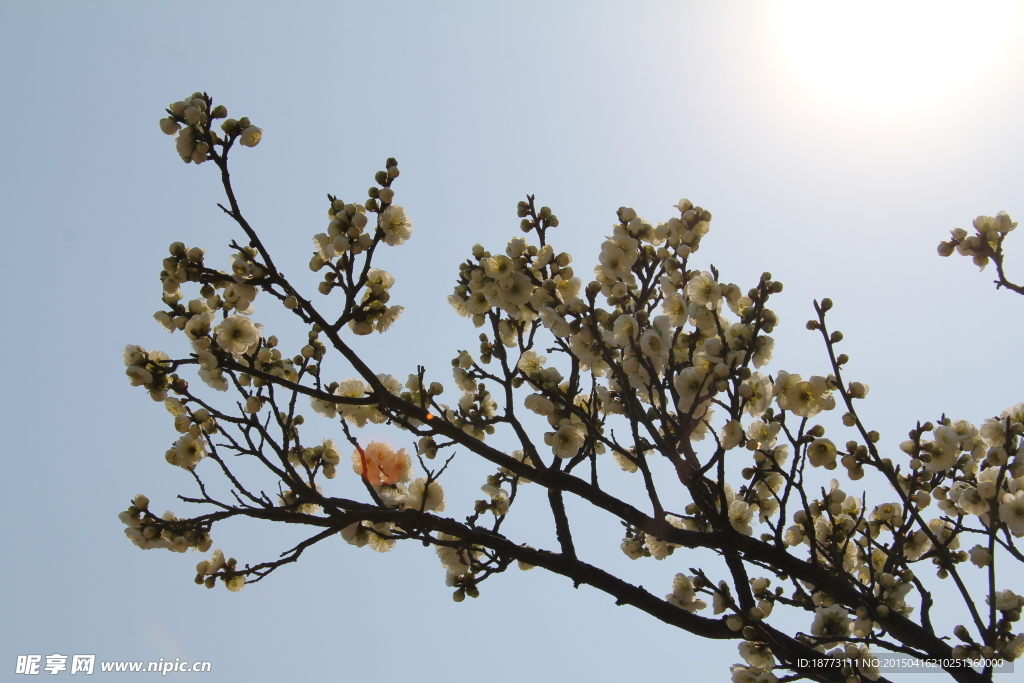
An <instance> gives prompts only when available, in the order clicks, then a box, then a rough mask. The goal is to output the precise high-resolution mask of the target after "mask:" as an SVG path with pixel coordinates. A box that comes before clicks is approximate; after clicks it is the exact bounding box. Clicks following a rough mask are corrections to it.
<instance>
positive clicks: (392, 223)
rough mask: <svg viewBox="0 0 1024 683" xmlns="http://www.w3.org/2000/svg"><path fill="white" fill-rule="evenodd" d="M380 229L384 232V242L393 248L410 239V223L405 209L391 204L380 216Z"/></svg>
mask: <svg viewBox="0 0 1024 683" xmlns="http://www.w3.org/2000/svg"><path fill="white" fill-rule="evenodd" d="M380 229H381V230H383V231H384V241H385V242H386V243H387V244H388V245H390V246H392V247H394V246H397V245H399V244H402V243H404V242H405V241H406V240H407V239H409V238H410V237H412V221H411V220H409V217H408V216H406V214H405V209H403V208H402V207H400V206H398V205H396V204H392V205H391V206H389V207H388V208H386V209H384V211H383V212H381V214H380Z"/></svg>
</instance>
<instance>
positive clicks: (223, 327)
mask: <svg viewBox="0 0 1024 683" xmlns="http://www.w3.org/2000/svg"><path fill="white" fill-rule="evenodd" d="M215 333H216V339H217V345H218V346H219V347H220V348H222V349H224V351H225V352H227V353H230V354H231V355H233V356H241V355H244V354H247V353H251V352H252V351H254V350H255V348H256V346H257V345H258V344H259V342H260V329H259V327H258V326H257V325H255V324H254V323H253V322H252V321H251V320H250V319H249V318H247V317H245V316H244V315H232V316H230V317H228V318H226V319H225V320H224V321H223V322H221V324H220V325H218V326H217V328H216V329H215Z"/></svg>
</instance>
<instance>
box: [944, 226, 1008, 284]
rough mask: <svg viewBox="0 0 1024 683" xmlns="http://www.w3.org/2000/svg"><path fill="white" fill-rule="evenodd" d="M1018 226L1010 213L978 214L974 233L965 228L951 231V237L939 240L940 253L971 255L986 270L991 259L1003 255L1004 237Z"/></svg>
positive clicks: (975, 263)
mask: <svg viewBox="0 0 1024 683" xmlns="http://www.w3.org/2000/svg"><path fill="white" fill-rule="evenodd" d="M1016 227H1017V223H1015V222H1014V221H1013V219H1011V218H1010V214H1008V213H1006V212H1005V211H1000V212H999V213H997V214H996V215H995V216H978V217H977V218H975V219H974V231H975V232H974V234H973V235H968V234H967V231H966V230H964V229H963V228H954V229H953V230H951V231H950V237H951V239H950V240H948V241H943V242H939V249H938V251H939V255H940V256H952V254H953V252H954V251H955V252H956V253H958V254H960V255H961V256H970V257H971V260H972V261H973V262H974V265H976V266H978V268H979V269H980V270H984V269H985V266H987V265H988V263H989V260H990V259H991V258H993V257H997V256H1001V252H1002V244H1003V238H1005V237H1006V235H1007V234H1008V233H1009V232H1010V231H1012V230H1013V229H1014V228H1016Z"/></svg>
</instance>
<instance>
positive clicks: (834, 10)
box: [773, 0, 1024, 112]
mask: <svg viewBox="0 0 1024 683" xmlns="http://www.w3.org/2000/svg"><path fill="white" fill-rule="evenodd" d="M1022 17H1024V12H1022V11H1021V5H1019V4H1017V3H1013V2H979V3H955V4H953V3H944V2H901V1H898V0H896V1H891V2H857V3H849V2H831V1H830V2H824V1H816V2H790V3H785V4H779V5H777V6H776V12H775V16H774V19H775V21H776V22H777V25H776V27H775V31H774V32H773V33H774V35H775V37H776V39H777V40H778V41H779V42H778V44H779V47H780V53H781V54H780V56H781V58H782V60H783V61H784V62H785V63H786V66H785V68H786V70H787V71H788V72H789V73H791V74H792V75H793V77H794V78H795V80H796V81H797V82H798V84H799V87H801V88H805V89H810V90H812V91H813V92H814V94H815V96H817V97H822V98H827V99H830V100H832V101H834V102H835V103H836V104H839V105H841V106H844V107H854V108H861V109H874V110H884V111H888V112H892V111H894V110H899V109H908V108H920V107H927V106H934V105H936V104H938V103H939V102H940V101H941V100H944V99H947V98H950V97H955V96H956V94H957V93H958V92H960V91H962V90H964V89H965V87H966V86H969V85H970V84H971V83H972V82H976V81H978V80H979V79H985V78H986V77H987V76H988V75H991V73H992V72H993V70H997V69H999V68H1000V59H999V58H1000V56H1003V55H1005V54H1006V53H1008V52H1009V50H1010V49H1011V48H1012V47H1013V46H1014V41H1015V40H1016V35H1015V34H1016V33H1017V32H1018V29H1020V28H1021V27H1022Z"/></svg>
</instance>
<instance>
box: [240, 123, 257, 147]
mask: <svg viewBox="0 0 1024 683" xmlns="http://www.w3.org/2000/svg"><path fill="white" fill-rule="evenodd" d="M262 139H263V130H262V129H260V128H257V127H256V126H248V127H247V128H245V129H244V130H243V131H242V134H241V135H240V136H239V137H238V141H239V142H241V143H242V145H244V146H245V147H255V146H256V145H258V144H260V140H262Z"/></svg>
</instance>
